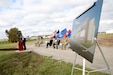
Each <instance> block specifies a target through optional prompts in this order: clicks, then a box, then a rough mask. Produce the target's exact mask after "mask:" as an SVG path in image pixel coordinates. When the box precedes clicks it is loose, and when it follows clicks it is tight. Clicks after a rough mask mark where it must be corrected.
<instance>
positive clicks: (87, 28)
mask: <svg viewBox="0 0 113 75" xmlns="http://www.w3.org/2000/svg"><path fill="white" fill-rule="evenodd" d="M102 3H103V0H98V1H96V2H94V4H93V5H92V6H91V7H90V8H89V9H87V10H86V11H85V12H83V13H82V14H81V15H79V16H78V17H77V18H75V19H74V21H73V27H72V34H71V38H70V45H71V49H72V50H73V51H75V52H76V53H78V54H79V55H81V56H82V57H84V58H85V59H87V60H88V61H89V62H91V63H92V62H93V57H94V52H95V46H96V40H95V38H97V34H98V27H99V21H100V14H101V8H102Z"/></svg>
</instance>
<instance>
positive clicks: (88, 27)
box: [74, 18, 95, 43]
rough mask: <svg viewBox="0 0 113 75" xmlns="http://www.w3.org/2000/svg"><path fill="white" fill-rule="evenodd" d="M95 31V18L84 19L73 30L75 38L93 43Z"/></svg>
mask: <svg viewBox="0 0 113 75" xmlns="http://www.w3.org/2000/svg"><path fill="white" fill-rule="evenodd" d="M94 32H95V19H94V18H93V19H92V20H90V19H88V18H87V19H86V20H85V21H84V22H83V24H82V25H80V27H79V28H78V29H76V30H75V31H74V34H75V39H76V40H78V41H81V42H89V43H93V40H94Z"/></svg>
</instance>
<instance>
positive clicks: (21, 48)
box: [18, 38, 23, 51]
mask: <svg viewBox="0 0 113 75" xmlns="http://www.w3.org/2000/svg"><path fill="white" fill-rule="evenodd" d="M18 47H19V48H18V49H19V51H22V50H23V41H22V38H20V39H19V43H18Z"/></svg>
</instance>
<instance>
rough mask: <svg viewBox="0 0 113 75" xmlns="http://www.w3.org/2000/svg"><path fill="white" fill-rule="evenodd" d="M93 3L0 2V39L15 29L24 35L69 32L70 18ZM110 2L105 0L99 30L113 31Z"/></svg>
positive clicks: (51, 0) (67, 0) (76, 0)
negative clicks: (65, 30) (57, 31)
mask: <svg viewBox="0 0 113 75" xmlns="http://www.w3.org/2000/svg"><path fill="white" fill-rule="evenodd" d="M95 1H96V0H0V39H1V38H6V37H7V36H6V34H5V30H6V29H7V30H9V29H10V28H13V27H16V28H18V29H19V30H21V31H22V33H23V36H35V35H43V34H51V33H52V32H54V31H55V30H58V29H59V30H62V29H64V28H67V29H72V22H73V19H74V18H76V17H77V16H78V15H80V14H81V13H82V12H83V11H85V10H86V9H87V8H89V7H90V6H91V5H92V4H93V2H95ZM112 3H113V1H112V0H104V2H103V8H102V14H101V20H100V27H99V31H106V30H110V29H113V10H112Z"/></svg>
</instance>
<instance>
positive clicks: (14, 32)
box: [5, 28, 22, 42]
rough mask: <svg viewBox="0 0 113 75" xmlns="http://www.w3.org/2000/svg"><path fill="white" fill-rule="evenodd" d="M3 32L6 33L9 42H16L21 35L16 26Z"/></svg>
mask: <svg viewBox="0 0 113 75" xmlns="http://www.w3.org/2000/svg"><path fill="white" fill-rule="evenodd" d="M5 33H6V34H7V37H8V40H9V42H17V41H18V39H19V38H21V37H22V33H21V31H20V30H18V28H11V29H10V30H9V31H8V30H6V31H5Z"/></svg>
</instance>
